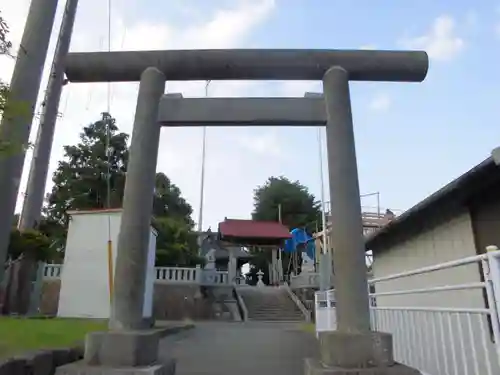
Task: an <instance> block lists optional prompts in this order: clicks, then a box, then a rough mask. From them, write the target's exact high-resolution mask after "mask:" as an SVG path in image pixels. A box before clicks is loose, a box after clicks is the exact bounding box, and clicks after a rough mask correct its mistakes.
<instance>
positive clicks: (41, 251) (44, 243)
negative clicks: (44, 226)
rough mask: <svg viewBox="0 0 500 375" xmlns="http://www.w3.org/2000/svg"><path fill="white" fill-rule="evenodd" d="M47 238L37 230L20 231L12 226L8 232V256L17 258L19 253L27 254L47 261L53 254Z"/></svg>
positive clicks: (38, 259)
mask: <svg viewBox="0 0 500 375" xmlns="http://www.w3.org/2000/svg"><path fill="white" fill-rule="evenodd" d="M50 245H51V242H50V240H49V238H48V237H47V236H46V235H44V234H43V233H41V232H40V231H38V230H34V229H29V230H25V231H20V230H18V229H17V228H13V229H12V231H11V233H10V242H9V249H8V257H9V258H10V259H13V260H15V259H19V257H20V256H21V254H25V255H29V256H30V257H32V258H34V259H35V260H37V261H43V262H46V261H49V260H52V259H53V258H54V256H55V254H54V252H53V249H52V248H51V246H50Z"/></svg>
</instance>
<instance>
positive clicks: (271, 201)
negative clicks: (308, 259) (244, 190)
mask: <svg viewBox="0 0 500 375" xmlns="http://www.w3.org/2000/svg"><path fill="white" fill-rule="evenodd" d="M280 205H281V219H282V223H283V224H284V225H286V226H287V227H289V228H290V229H293V228H306V230H308V231H310V232H314V231H315V230H316V226H317V225H318V223H319V222H320V220H321V210H320V203H319V202H317V201H316V198H315V197H314V195H313V194H311V193H310V192H309V189H308V188H307V187H305V186H304V185H302V184H301V183H300V182H299V181H290V180H289V179H288V178H286V177H283V176H281V177H270V178H269V179H268V180H267V181H266V182H265V183H264V185H261V186H259V187H257V189H255V190H254V211H253V213H252V217H253V219H254V220H270V221H278V215H279V210H280V208H279V207H280Z"/></svg>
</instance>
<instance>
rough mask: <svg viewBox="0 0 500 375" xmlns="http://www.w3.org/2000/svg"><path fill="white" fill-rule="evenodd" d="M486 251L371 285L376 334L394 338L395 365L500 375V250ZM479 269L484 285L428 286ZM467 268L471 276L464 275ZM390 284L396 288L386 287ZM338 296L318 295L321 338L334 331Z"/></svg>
mask: <svg viewBox="0 0 500 375" xmlns="http://www.w3.org/2000/svg"><path fill="white" fill-rule="evenodd" d="M488 250H489V251H488V252H487V253H486V254H482V255H478V256H473V257H469V258H465V259H460V260H456V261H452V262H447V263H442V264H438V265H435V266H430V267H425V268H420V269H417V270H413V271H409V272H403V273H399V274H395V275H390V276H385V277H381V278H377V279H372V280H370V281H369V283H370V284H371V285H374V286H375V290H376V292H375V293H370V297H371V306H370V312H371V326H372V329H373V330H376V331H382V332H388V333H391V334H392V336H393V342H394V358H395V360H396V361H398V362H401V363H404V364H406V365H408V366H412V367H415V368H418V369H419V370H420V371H422V372H424V373H426V374H429V375H496V374H500V328H499V326H500V323H499V322H500V316H499V314H498V312H499V307H500V251H498V249H497V248H492V247H490V248H489V249H488ZM479 266H481V268H482V271H481V272H482V275H483V277H484V278H483V279H484V280H485V281H484V282H483V281H470V282H467V283H461V284H454V285H438V286H432V287H429V286H427V287H424V286H426V285H429V281H432V280H433V279H434V280H436V279H441V280H442V279H443V278H442V276H443V273H441V276H440V277H435V276H433V275H435V274H436V273H437V272H443V271H446V272H447V273H446V275H447V276H448V277H449V278H450V279H452V278H453V273H454V272H462V273H461V274H460V277H464V276H465V277H468V278H469V279H472V278H473V274H472V272H474V271H475V272H477V269H478V268H479ZM467 267H468V269H467V270H466V271H469V273H464V272H463V271H464V269H466V268H467ZM471 267H472V268H471ZM476 267H477V268H476ZM421 275H423V276H422V277H421V278H420V279H418V280H416V281H417V282H416V283H414V284H416V285H420V286H421V287H417V288H408V289H402V288H401V287H397V288H396V289H391V288H390V287H392V286H393V285H401V284H404V282H402V281H401V279H407V278H411V277H419V276H421ZM455 275H457V274H456V273H455ZM466 275H468V276H466ZM477 279H478V280H481V279H480V278H479V277H478V278H477ZM389 281H396V283H390V284H391V285H390V287H389V288H388V287H387V284H386V285H385V287H384V283H387V282H389ZM379 286H380V287H379ZM378 289H380V290H381V291H378ZM377 291H378V292H377ZM334 292H335V291H334V290H330V291H327V292H317V293H316V296H315V307H316V309H315V310H316V313H315V317H316V331H317V333H319V332H321V331H331V330H335V329H336V314H335V297H334ZM483 293H484V294H483ZM483 295H484V296H485V300H483Z"/></svg>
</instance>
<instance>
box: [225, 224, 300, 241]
mask: <svg viewBox="0 0 500 375" xmlns="http://www.w3.org/2000/svg"><path fill="white" fill-rule="evenodd" d="M219 237H220V239H221V240H224V241H228V242H237V243H241V244H253V245H261V246H265V245H278V244H280V243H281V242H282V241H283V240H286V239H288V238H291V235H290V230H289V229H288V228H287V227H286V226H284V225H283V224H281V223H279V222H277V221H254V220H239V219H225V220H224V221H223V222H221V223H219Z"/></svg>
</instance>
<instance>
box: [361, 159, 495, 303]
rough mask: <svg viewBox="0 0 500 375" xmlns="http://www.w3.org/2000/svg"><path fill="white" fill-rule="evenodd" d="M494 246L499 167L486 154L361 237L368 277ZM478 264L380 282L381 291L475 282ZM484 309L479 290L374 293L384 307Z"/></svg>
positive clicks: (412, 267) (461, 256)
mask: <svg viewBox="0 0 500 375" xmlns="http://www.w3.org/2000/svg"><path fill="white" fill-rule="evenodd" d="M489 245H497V246H500V168H499V167H497V166H496V165H495V163H494V162H493V161H492V159H491V158H488V159H487V160H485V161H484V162H482V163H481V164H479V165H478V166H476V167H474V168H473V169H471V170H470V171H469V172H467V173H465V174H464V175H462V176H460V177H459V178H457V179H455V180H454V181H452V182H450V183H449V184H448V185H446V186H444V187H443V188H442V189H440V190H439V191H437V192H435V193H434V194H432V195H431V196H429V197H428V198H426V199H425V200H423V201H422V202H420V203H418V204H417V205H416V206H414V207H412V208H411V209H409V210H408V211H406V212H405V213H403V214H402V215H400V216H398V217H397V218H396V219H394V220H393V221H391V222H390V223H389V224H387V225H386V226H385V227H383V228H382V229H380V230H378V231H377V232H375V233H373V234H372V235H371V236H369V237H368V238H367V241H366V247H367V249H368V250H372V251H373V276H374V278H380V277H383V276H388V275H391V274H396V273H400V272H404V271H409V270H413V269H417V268H420V267H425V266H431V265H435V264H439V263H443V262H447V261H452V260H456V259H461V258H465V257H468V256H473V255H476V254H480V253H484V252H485V248H486V246H489ZM481 280H482V271H481V269H480V267H479V266H476V265H467V266H463V267H458V268H451V269H447V270H441V271H437V272H432V273H430V274H426V275H416V276H411V277H406V278H403V279H397V280H391V281H387V282H381V283H378V284H377V285H376V288H377V293H379V292H384V291H385V290H395V289H396V288H397V289H416V288H425V287H426V286H438V285H457V284H465V283H469V282H475V281H481ZM409 299H411V305H413V306H419V305H422V306H424V305H425V306H427V307H428V306H433V307H439V306H447V307H450V306H454V307H463V306H464V305H467V307H472V306H475V307H479V308H480V307H484V306H485V298H484V296H483V292H482V291H480V290H466V291H465V290H461V291H449V292H445V293H440V294H437V293H433V294H419V295H415V294H411V295H398V296H387V297H379V299H378V302H383V304H384V305H387V304H394V305H399V306H402V305H407V304H408V303H410V301H409Z"/></svg>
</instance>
